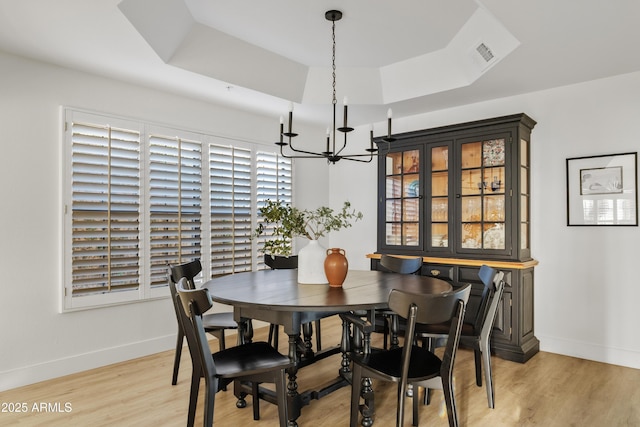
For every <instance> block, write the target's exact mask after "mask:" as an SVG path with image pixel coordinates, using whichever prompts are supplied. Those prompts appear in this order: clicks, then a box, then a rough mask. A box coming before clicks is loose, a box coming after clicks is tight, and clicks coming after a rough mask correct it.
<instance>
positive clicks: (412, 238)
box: [402, 224, 420, 246]
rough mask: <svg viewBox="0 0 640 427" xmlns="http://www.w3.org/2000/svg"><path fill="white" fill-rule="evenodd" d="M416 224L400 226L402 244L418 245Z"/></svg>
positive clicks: (417, 227)
mask: <svg viewBox="0 0 640 427" xmlns="http://www.w3.org/2000/svg"><path fill="white" fill-rule="evenodd" d="M419 229H420V227H419V226H418V224H404V225H403V227H402V231H403V236H402V244H403V245H406V246H418V233H419Z"/></svg>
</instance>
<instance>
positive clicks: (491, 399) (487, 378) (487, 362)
mask: <svg viewBox="0 0 640 427" xmlns="http://www.w3.org/2000/svg"><path fill="white" fill-rule="evenodd" d="M482 356H483V359H484V382H485V387H486V388H487V403H488V405H489V408H491V409H493V408H495V396H494V391H493V375H492V372H491V351H490V350H489V348H487V349H485V351H483V352H482Z"/></svg>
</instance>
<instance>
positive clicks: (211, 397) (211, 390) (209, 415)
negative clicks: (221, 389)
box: [204, 378, 218, 427]
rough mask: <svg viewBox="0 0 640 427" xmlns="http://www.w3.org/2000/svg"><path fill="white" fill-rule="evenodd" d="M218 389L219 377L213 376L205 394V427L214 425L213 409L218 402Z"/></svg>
mask: <svg viewBox="0 0 640 427" xmlns="http://www.w3.org/2000/svg"><path fill="white" fill-rule="evenodd" d="M217 390H218V379H217V378H211V380H210V381H209V382H208V384H207V389H206V390H205V394H204V396H205V397H204V398H205V401H204V427H211V426H213V410H214V407H215V404H216V391H217Z"/></svg>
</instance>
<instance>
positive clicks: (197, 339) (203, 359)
mask: <svg viewBox="0 0 640 427" xmlns="http://www.w3.org/2000/svg"><path fill="white" fill-rule="evenodd" d="M186 285H187V279H186V277H183V278H182V279H180V280H179V281H178V283H177V285H176V291H177V293H178V298H179V300H180V308H181V315H182V316H183V325H184V330H185V336H186V337H187V343H188V344H189V351H190V352H191V355H192V357H193V355H195V354H197V355H198V356H197V357H198V359H199V361H200V366H202V369H203V373H204V375H207V376H209V377H210V378H213V377H214V376H215V375H216V368H215V365H214V363H213V357H211V348H210V347H209V341H208V340H207V335H206V333H205V330H204V326H203V324H202V313H204V312H205V311H207V310H209V309H210V308H211V307H212V306H213V301H212V300H211V295H209V291H208V290H207V289H187V288H186V287H185V286H186Z"/></svg>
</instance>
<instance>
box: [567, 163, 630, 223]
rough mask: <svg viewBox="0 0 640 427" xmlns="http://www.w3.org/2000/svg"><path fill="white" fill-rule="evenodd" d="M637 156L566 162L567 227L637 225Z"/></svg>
mask: <svg viewBox="0 0 640 427" xmlns="http://www.w3.org/2000/svg"><path fill="white" fill-rule="evenodd" d="M637 165H638V153H622V154H607V155H603V156H589V157H573V158H570V159H567V225H635V226H637V225H638V192H637V187H638V179H637Z"/></svg>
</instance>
